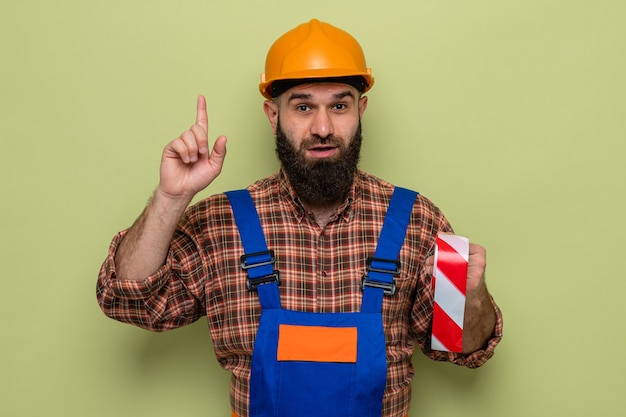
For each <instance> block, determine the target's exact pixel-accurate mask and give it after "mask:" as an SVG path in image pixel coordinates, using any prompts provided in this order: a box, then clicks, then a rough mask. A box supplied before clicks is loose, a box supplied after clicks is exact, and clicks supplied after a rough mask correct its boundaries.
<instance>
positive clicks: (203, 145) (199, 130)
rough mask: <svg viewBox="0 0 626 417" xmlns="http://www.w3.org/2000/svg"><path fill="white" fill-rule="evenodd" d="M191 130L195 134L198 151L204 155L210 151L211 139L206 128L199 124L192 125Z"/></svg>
mask: <svg viewBox="0 0 626 417" xmlns="http://www.w3.org/2000/svg"><path fill="white" fill-rule="evenodd" d="M190 130H191V132H192V133H193V135H194V136H195V141H196V146H197V148H198V152H199V153H200V154H201V155H204V154H205V153H207V152H208V151H209V139H208V137H207V133H206V130H204V128H203V127H201V126H200V125H198V124H195V125H193V126H191V129H190Z"/></svg>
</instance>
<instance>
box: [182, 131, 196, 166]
mask: <svg viewBox="0 0 626 417" xmlns="http://www.w3.org/2000/svg"><path fill="white" fill-rule="evenodd" d="M181 139H182V141H183V142H184V144H185V146H186V147H187V154H188V155H189V161H191V162H196V161H197V160H198V143H197V142H196V135H195V134H194V133H193V132H192V131H190V130H187V131H186V132H184V133H183V134H182V135H181ZM185 162H187V161H185Z"/></svg>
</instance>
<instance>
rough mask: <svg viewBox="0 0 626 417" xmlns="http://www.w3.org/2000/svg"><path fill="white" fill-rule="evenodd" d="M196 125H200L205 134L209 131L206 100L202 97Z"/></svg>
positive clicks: (198, 107)
mask: <svg viewBox="0 0 626 417" xmlns="http://www.w3.org/2000/svg"><path fill="white" fill-rule="evenodd" d="M196 124H198V125H200V126H201V127H202V128H203V129H204V131H205V132H208V131H209V118H208V116H207V112H206V99H205V98H204V96H202V95H200V96H198V106H197V112H196Z"/></svg>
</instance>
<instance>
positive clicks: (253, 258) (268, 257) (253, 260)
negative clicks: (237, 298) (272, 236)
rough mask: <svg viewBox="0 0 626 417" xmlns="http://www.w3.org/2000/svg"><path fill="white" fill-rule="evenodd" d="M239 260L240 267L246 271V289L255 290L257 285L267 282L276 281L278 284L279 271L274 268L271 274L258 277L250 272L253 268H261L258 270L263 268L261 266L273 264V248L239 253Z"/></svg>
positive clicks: (274, 260) (274, 259)
mask: <svg viewBox="0 0 626 417" xmlns="http://www.w3.org/2000/svg"><path fill="white" fill-rule="evenodd" d="M239 262H240V264H241V269H243V270H244V271H246V272H247V273H248V278H247V280H246V287H247V288H248V291H256V290H257V287H258V286H259V285H263V284H269V283H271V282H276V283H277V285H280V271H277V270H275V269H273V270H272V273H271V274H266V275H262V276H258V277H255V276H253V275H254V274H251V272H252V271H254V268H261V269H259V270H258V271H261V270H263V269H265V268H263V267H266V266H271V265H274V263H275V262H276V258H275V256H274V251H273V250H266V251H262V252H254V253H247V254H244V255H241V257H240V258H239ZM263 272H265V271H263Z"/></svg>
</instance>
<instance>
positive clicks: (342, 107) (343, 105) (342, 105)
mask: <svg viewBox="0 0 626 417" xmlns="http://www.w3.org/2000/svg"><path fill="white" fill-rule="evenodd" d="M346 107H347V106H346V105H345V104H343V103H339V104H336V105H335V110H345V109H346Z"/></svg>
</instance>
